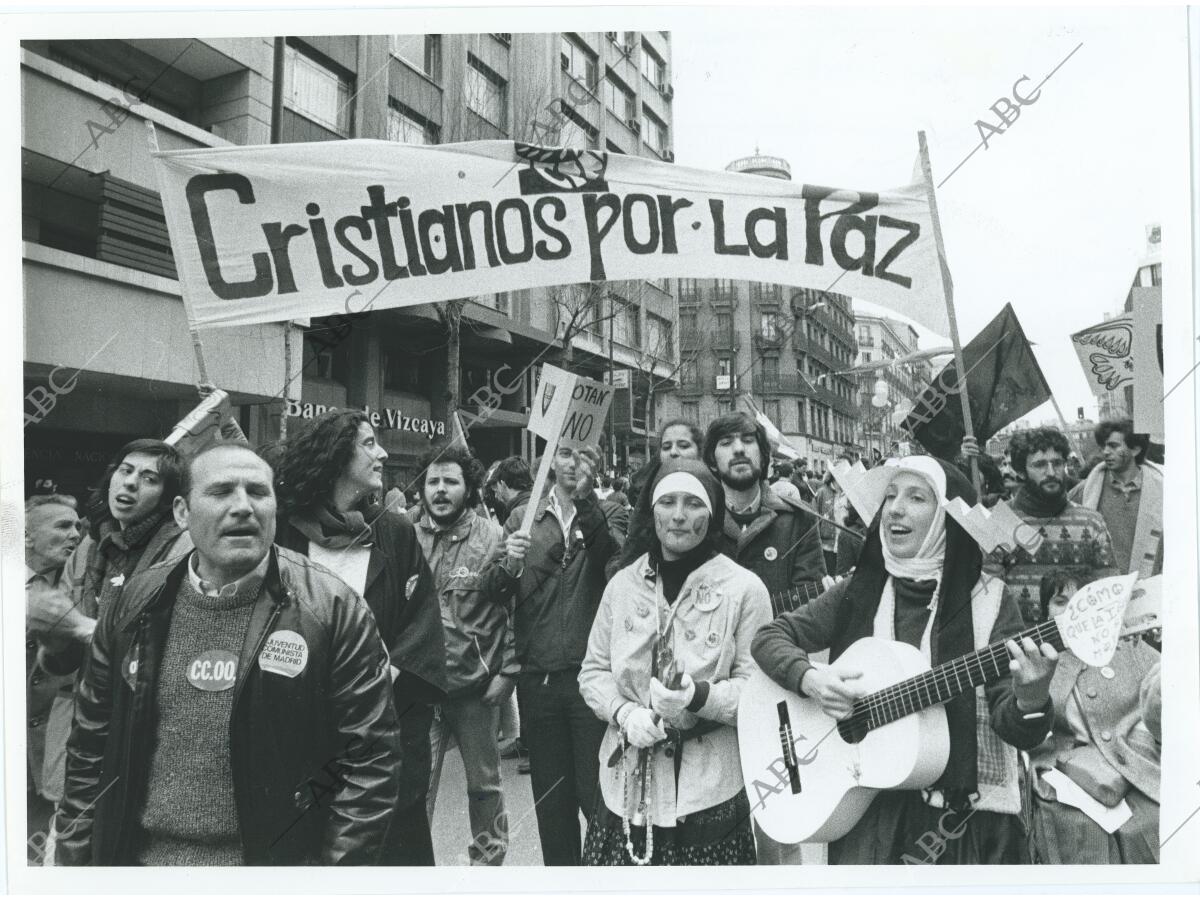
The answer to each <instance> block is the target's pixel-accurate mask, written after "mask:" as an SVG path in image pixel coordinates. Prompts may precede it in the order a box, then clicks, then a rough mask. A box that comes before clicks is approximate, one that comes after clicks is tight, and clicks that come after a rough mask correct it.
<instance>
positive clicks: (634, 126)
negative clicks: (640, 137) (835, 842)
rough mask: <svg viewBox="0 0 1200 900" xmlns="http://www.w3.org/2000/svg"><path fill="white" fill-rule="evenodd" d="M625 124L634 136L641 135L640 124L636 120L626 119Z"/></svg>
mask: <svg viewBox="0 0 1200 900" xmlns="http://www.w3.org/2000/svg"><path fill="white" fill-rule="evenodd" d="M625 124H626V125H628V126H629V130H630V131H632V132H633V133H634V134H641V133H642V123H641V122H640V121H638V120H637V119H626V120H625Z"/></svg>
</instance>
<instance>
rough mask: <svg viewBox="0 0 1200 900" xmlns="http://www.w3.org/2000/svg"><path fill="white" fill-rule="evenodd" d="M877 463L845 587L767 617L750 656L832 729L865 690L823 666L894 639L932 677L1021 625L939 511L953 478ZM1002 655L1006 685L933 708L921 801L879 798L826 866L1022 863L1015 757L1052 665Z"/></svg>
mask: <svg viewBox="0 0 1200 900" xmlns="http://www.w3.org/2000/svg"><path fill="white" fill-rule="evenodd" d="M885 465H887V466H888V467H889V468H892V469H893V470H894V474H893V475H892V477H891V481H890V483H889V484H888V488H887V491H886V493H885V496H884V499H883V504H882V506H881V507H880V511H879V513H878V515H877V516H876V517H875V520H874V521H873V522H872V523H871V527H870V529H869V530H868V532H867V536H866V541H865V543H864V545H863V548H862V551H861V553H860V555H859V558H858V565H857V567H856V568H855V571H854V574H853V576H851V577H850V578H849V579H847V580H845V581H842V582H840V583H839V584H837V585H836V586H835V587H833V588H831V589H830V590H828V591H826V592H825V593H824V594H822V595H821V596H820V597H818V598H817V599H816V600H814V601H813V602H812V603H810V604H809V605H808V606H805V607H801V608H800V609H798V610H796V611H795V612H792V613H787V614H785V615H783V616H780V617H779V618H778V619H776V620H775V621H774V622H772V623H771V624H770V625H768V626H767V627H766V628H764V629H763V630H762V631H760V632H759V634H758V636H757V637H756V638H755V640H754V645H753V655H754V659H755V660H756V661H757V662H758V664H759V665H760V666H762V669H763V671H764V672H766V673H767V674H768V675H769V676H771V678H773V679H774V680H775V681H776V682H778V683H779V684H781V685H783V686H784V687H786V688H788V689H789V690H792V691H795V692H796V693H798V694H800V695H801V696H806V697H812V698H815V699H816V700H817V701H818V702H819V703H820V704H821V706H822V708H823V709H824V711H825V712H826V713H827V714H828V715H830V716H831V717H833V718H835V719H842V718H845V717H846V716H847V715H848V714H849V712H850V710H851V708H852V706H853V704H854V701H855V700H856V699H857V698H858V697H860V696H862V695H863V694H864V693H865V691H864V690H863V689H862V688H861V687H859V686H857V685H856V681H857V680H858V679H859V678H861V675H862V673H861V672H854V671H850V670H848V669H847V668H845V667H844V666H839V665H838V663H837V659H838V657H839V656H840V655H841V654H842V653H843V652H845V650H846V649H847V648H848V647H849V646H850V645H851V644H853V643H854V642H855V641H857V640H859V639H860V638H864V637H869V636H874V637H879V638H885V639H890V640H896V641H903V642H905V643H907V644H910V645H912V646H914V647H917V648H919V649H920V650H921V651H922V652H923V653H924V654H925V657H926V659H928V660H929V663H930V665H931V667H932V666H935V665H939V664H941V663H944V662H948V661H950V660H953V659H955V658H957V657H960V656H963V655H965V654H968V653H971V652H972V651H974V650H975V649H976V648H980V647H984V646H987V645H988V644H991V643H993V642H995V641H1000V640H1004V639H1006V638H1010V637H1012V636H1013V635H1015V634H1016V633H1017V632H1019V631H1020V630H1021V628H1022V620H1021V615H1020V612H1019V611H1018V610H1017V608H1016V606H1015V604H1014V603H1013V601H1012V600H1011V599H1007V598H1005V597H1004V584H1003V582H1001V581H999V580H998V579H995V578H990V577H987V576H984V577H981V565H982V555H981V552H980V550H979V547H978V546H977V545H976V544H975V542H974V541H973V540H972V539H971V537H970V536H969V535H968V534H967V533H966V532H965V531H964V530H963V529H962V528H961V527H960V526H959V525H958V523H957V522H956V521H954V519H952V518H950V517H949V516H947V514H946V510H945V503H946V502H947V501H948V500H950V499H953V498H955V497H962V498H963V500H964V501H965V502H966V503H967V504H969V505H972V506H973V505H974V504H975V502H976V496H975V492H974V490H973V489H972V487H971V485H970V483H969V482H968V481H967V479H966V477H965V476H964V475H963V474H962V473H961V472H960V471H959V470H958V469H957V468H956V467H955V466H953V465H952V464H950V463H946V462H942V461H941V460H937V459H934V458H933V457H929V456H909V457H904V458H902V459H896V460H889V461H888V462H887V463H886V464H885ZM1007 647H1008V652H1009V654H1010V656H1011V657H1012V659H1013V661H1012V663H1011V664H1010V668H1011V670H1012V677H1011V678H1004V679H1000V680H998V681H996V682H994V683H992V684H991V685H989V686H988V687H987V688H979V689H978V690H977V691H976V692H971V691H967V692H964V693H962V694H960V695H959V696H957V697H955V698H954V699H952V700H950V701H949V702H948V703H946V704H945V710H946V719H947V725H948V729H949V734H950V753H949V761H948V762H947V764H946V768H945V771H944V772H943V773H942V775H941V777H940V778H939V779H938V780H937V782H936V783H935V784H934V785H933V786H932V787H931V788H930V789H928V790H893V791H881V792H880V793H879V794H878V795H877V796H876V797H875V799H874V800H873V802H872V803H871V805H870V806H869V807H868V809H867V811H866V812H865V813H864V815H863V816H862V818H861V819H860V820H859V821H858V823H857V824H856V825H854V827H853V828H851V829H850V831H849V832H848V833H847V834H846V835H845V836H844V837H842V838H840V839H839V840H836V841H833V842H832V843H830V845H829V862H830V863H831V864H841V865H870V864H876V865H896V864H900V863H903V862H906V861H913V860H914V859H915V860H919V861H926V862H937V863H940V864H975V863H979V864H1002V863H1021V862H1027V861H1028V857H1027V853H1026V852H1025V833H1024V828H1023V826H1022V824H1021V819H1020V817H1019V813H1020V811H1021V796H1020V791H1019V788H1018V769H1017V756H1016V751H1017V749H1022V750H1027V749H1030V748H1032V747H1035V746H1037V745H1038V744H1040V743H1041V741H1042V739H1043V738H1044V737H1045V735H1046V732H1047V731H1048V730H1049V727H1050V719H1049V716H1050V713H1051V707H1050V695H1049V685H1050V678H1051V676H1052V675H1053V673H1054V666H1055V661H1056V659H1057V654H1056V653H1055V652H1054V649H1053V648H1052V647H1050V645H1048V644H1043V645H1042V646H1041V647H1037V646H1035V645H1034V643H1033V642H1032V641H1030V640H1028V639H1026V640H1024V641H1023V642H1022V644H1021V646H1018V645H1017V644H1016V643H1015V642H1013V641H1012V640H1008V642H1007ZM826 649H827V650H829V658H830V660H831V665H829V666H828V667H820V666H814V664H813V663H812V662H810V660H809V654H811V653H816V652H819V651H821V650H826ZM931 834H932V835H933V836H934V837H933V838H930V835H931ZM946 835H951V837H945V836H946ZM931 848H937V852H936V853H935V852H934V851H933V850H932V849H931Z"/></svg>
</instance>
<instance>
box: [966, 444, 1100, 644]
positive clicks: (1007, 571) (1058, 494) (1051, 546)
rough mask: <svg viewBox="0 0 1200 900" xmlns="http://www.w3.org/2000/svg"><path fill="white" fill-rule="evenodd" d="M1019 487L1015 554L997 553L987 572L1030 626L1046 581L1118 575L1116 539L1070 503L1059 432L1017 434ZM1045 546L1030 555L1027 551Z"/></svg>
mask: <svg viewBox="0 0 1200 900" xmlns="http://www.w3.org/2000/svg"><path fill="white" fill-rule="evenodd" d="M1008 446H1009V453H1010V454H1011V456H1012V467H1013V470H1014V471H1015V472H1016V474H1017V478H1018V480H1019V484H1020V487H1019V488H1018V490H1017V493H1016V496H1015V497H1013V499H1012V502H1011V504H1010V505H1011V507H1012V509H1013V512H1015V513H1016V514H1017V516H1018V518H1020V519H1021V521H1022V522H1023V523H1024V525H1025V528H1024V529H1020V533H1019V534H1016V535H1014V537H1015V538H1016V542H1017V544H1018V546H1017V548H1016V549H1015V550H1014V551H1012V552H1008V551H1006V550H1005V549H1004V548H1003V547H997V548H996V550H995V551H994V552H993V553H992V555H991V556H990V557H989V558H988V561H987V564H986V565H985V571H987V572H988V573H989V574H992V575H997V576H999V577H1000V578H1001V579H1002V580H1003V581H1004V584H1005V591H1006V592H1007V593H1008V594H1010V595H1011V596H1012V597H1013V598H1014V599H1015V600H1016V602H1017V606H1018V607H1020V610H1021V615H1022V616H1023V617H1024V619H1025V622H1026V624H1032V623H1034V622H1036V621H1038V618H1039V611H1038V603H1039V586H1040V584H1041V580H1042V576H1043V575H1046V574H1047V573H1048V572H1050V571H1052V570H1055V569H1062V570H1066V571H1068V572H1069V573H1071V574H1072V575H1075V576H1077V577H1078V578H1080V579H1082V581H1081V582H1080V583H1086V582H1088V581H1093V580H1095V579H1098V578H1105V577H1107V576H1109V575H1116V574H1117V568H1116V565H1115V563H1114V560H1113V545H1112V538H1111V537H1110V536H1109V533H1108V526H1107V525H1105V524H1104V517H1103V516H1102V515H1100V513H1098V512H1096V511H1095V510H1092V509H1085V508H1084V507H1082V506H1080V505H1079V504H1077V503H1072V502H1071V501H1070V500H1068V499H1067V492H1066V484H1065V481H1064V478H1065V476H1066V470H1067V456H1068V455H1069V454H1070V452H1071V445H1070V444H1069V443H1068V442H1067V438H1066V436H1065V435H1064V434H1063V433H1062V432H1061V431H1059V430H1058V429H1056V428H1034V429H1033V430H1031V431H1025V432H1019V433H1018V434H1017V435H1015V436H1014V437H1013V439H1012V441H1011V442H1010V443H1009V445H1008ZM1035 536H1040V537H1041V539H1042V540H1041V544H1040V546H1038V547H1037V549H1036V550H1035V551H1034V552H1033V553H1032V554H1031V553H1030V552H1029V551H1028V550H1027V549H1026V545H1029V544H1031V543H1032V542H1033V539H1034V538H1035Z"/></svg>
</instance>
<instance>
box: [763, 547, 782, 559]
mask: <svg viewBox="0 0 1200 900" xmlns="http://www.w3.org/2000/svg"><path fill="white" fill-rule="evenodd" d="M763 558H764V559H766V561H767V562H774V561H775V560H776V559H778V558H779V551H778V550H776V549H775V548H774V547H768V548H767V549H766V550H764V551H763Z"/></svg>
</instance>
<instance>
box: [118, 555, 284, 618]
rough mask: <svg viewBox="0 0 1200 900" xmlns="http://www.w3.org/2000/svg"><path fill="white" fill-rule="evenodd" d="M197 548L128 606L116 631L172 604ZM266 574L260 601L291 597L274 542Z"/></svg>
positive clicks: (281, 603)
mask: <svg viewBox="0 0 1200 900" xmlns="http://www.w3.org/2000/svg"><path fill="white" fill-rule="evenodd" d="M195 552H196V551H195V550H193V551H192V552H191V553H187V554H185V555H184V556H183V557H182V558H181V559H180V560H179V561H178V562H176V563H175V564H174V565H173V566H171V568H170V570H168V572H167V574H166V577H165V578H164V579H163V582H162V584H160V585H159V586H158V588H157V589H155V590H153V591H150V592H149V593H148V594H147V595H146V596H145V598H144V599H142V600H141V601H140V602H138V603H136V604H134V605H132V606H130V607H129V608H128V609H127V610H125V613H124V615H123V616H122V618H121V619H120V621H118V622H117V625H116V629H117V630H118V631H133V629H134V628H135V627H136V625H137V621H138V619H139V618H141V616H142V614H143V613H146V612H150V611H151V610H154V609H157V608H159V607H162V606H164V605H165V606H169V605H171V604H174V602H175V597H176V595H177V594H178V593H179V586H180V585H181V584H182V583H183V580H184V579H185V578H187V577H188V570H189V568H190V567H191V564H192V555H193V554H194V553H195ZM267 556H268V560H269V561H268V563H267V573H266V576H265V577H264V578H263V587H262V592H261V593H260V594H259V599H260V600H261V599H262V598H263V597H265V596H270V597H271V598H272V599H273V600H274V601H275V602H276V603H278V604H280V605H286V604H287V602H288V599H289V598H290V595H291V592H290V591H289V590H288V588H287V587H286V586H285V585H284V583H283V578H282V576H281V575H280V572H279V553H278V550H277V549H276V547H275V545H274V544H272V545H271V549H270V550H269V551H268V553H267Z"/></svg>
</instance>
